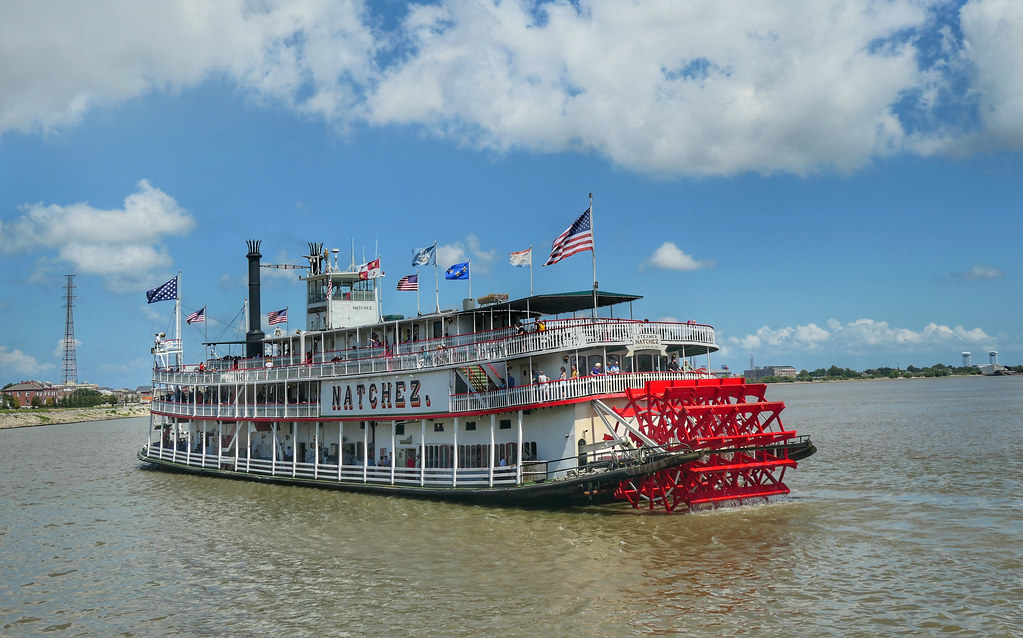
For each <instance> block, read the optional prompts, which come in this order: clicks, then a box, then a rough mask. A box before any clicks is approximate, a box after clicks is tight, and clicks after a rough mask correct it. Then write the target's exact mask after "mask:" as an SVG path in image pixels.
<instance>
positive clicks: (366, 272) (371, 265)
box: [359, 257, 383, 279]
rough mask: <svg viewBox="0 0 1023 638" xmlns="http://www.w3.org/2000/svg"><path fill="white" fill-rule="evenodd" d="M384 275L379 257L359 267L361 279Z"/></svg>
mask: <svg viewBox="0 0 1023 638" xmlns="http://www.w3.org/2000/svg"><path fill="white" fill-rule="evenodd" d="M382 275H383V272H381V270H380V258H379V257H377V258H376V259H374V260H373V261H370V262H366V263H365V264H363V265H362V266H360V267H359V279H376V278H377V277H380V276H382Z"/></svg>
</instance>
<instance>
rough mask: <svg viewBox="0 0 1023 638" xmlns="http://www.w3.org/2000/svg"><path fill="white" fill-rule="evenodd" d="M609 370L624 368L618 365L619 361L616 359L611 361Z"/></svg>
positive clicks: (618, 370)
mask: <svg viewBox="0 0 1023 638" xmlns="http://www.w3.org/2000/svg"><path fill="white" fill-rule="evenodd" d="M607 371H608V372H621V371H622V369H621V368H619V367H618V361H617V360H614V361H612V362H611V367H610V368H608V369H607Z"/></svg>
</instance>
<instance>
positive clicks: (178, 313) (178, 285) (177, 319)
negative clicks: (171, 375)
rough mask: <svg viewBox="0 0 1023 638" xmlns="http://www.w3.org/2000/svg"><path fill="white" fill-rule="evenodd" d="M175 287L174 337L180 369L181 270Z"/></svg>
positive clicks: (181, 347) (182, 345)
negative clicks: (176, 343) (176, 342)
mask: <svg viewBox="0 0 1023 638" xmlns="http://www.w3.org/2000/svg"><path fill="white" fill-rule="evenodd" d="M175 288H177V293H178V294H177V299H175V300H174V330H175V331H176V332H177V334H176V335H175V337H176V338H177V340H178V370H180V369H181V352H182V351H183V350H184V348H185V346H184V344H183V343H182V342H181V271H180V270H179V271H178V281H177V283H176V284H175Z"/></svg>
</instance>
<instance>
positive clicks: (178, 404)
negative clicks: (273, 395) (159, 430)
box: [149, 400, 320, 419]
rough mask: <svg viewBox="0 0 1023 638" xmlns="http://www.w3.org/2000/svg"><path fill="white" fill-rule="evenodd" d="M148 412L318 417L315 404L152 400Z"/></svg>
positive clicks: (222, 416) (226, 416) (224, 416)
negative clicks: (195, 402) (194, 402)
mask: <svg viewBox="0 0 1023 638" xmlns="http://www.w3.org/2000/svg"><path fill="white" fill-rule="evenodd" d="M149 409H150V410H152V411H153V412H158V413H160V414H170V415H174V416H190V417H196V418H207V419H252V418H263V419H298V418H308V417H315V416H318V415H319V414H320V405H319V404H318V403H257V404H255V405H253V404H251V403H247V404H242V403H239V404H234V403H212V404H211V403H197V404H193V403H191V402H189V401H186V400H182V401H172V400H153V401H152V402H150V404H149Z"/></svg>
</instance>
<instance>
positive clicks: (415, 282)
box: [398, 275, 419, 291]
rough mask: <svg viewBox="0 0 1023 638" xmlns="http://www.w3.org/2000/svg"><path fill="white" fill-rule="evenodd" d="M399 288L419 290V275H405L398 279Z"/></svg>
mask: <svg viewBox="0 0 1023 638" xmlns="http://www.w3.org/2000/svg"><path fill="white" fill-rule="evenodd" d="M398 290H416V291H418V290H419V275H405V276H404V277H402V278H401V279H399V280H398Z"/></svg>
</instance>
